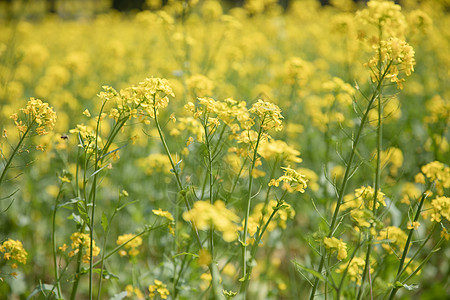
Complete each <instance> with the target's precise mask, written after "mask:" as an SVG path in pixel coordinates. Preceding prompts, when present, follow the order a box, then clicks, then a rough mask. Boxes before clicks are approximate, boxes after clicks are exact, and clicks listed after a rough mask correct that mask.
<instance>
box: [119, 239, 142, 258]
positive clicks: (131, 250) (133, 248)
mask: <svg viewBox="0 0 450 300" xmlns="http://www.w3.org/2000/svg"><path fill="white" fill-rule="evenodd" d="M135 236H136V235H135V234H132V233H128V234H123V235H120V236H119V237H118V238H117V241H116V244H117V245H122V244H125V243H126V242H127V241H129V240H130V239H132V238H134V237H135ZM141 245H142V238H141V237H140V236H138V237H136V238H135V239H133V240H131V241H130V242H128V243H127V244H126V245H125V246H124V247H123V248H125V249H127V250H128V255H129V256H132V257H133V256H136V255H138V254H139V250H138V249H137V248H138V247H139V246H141ZM120 254H121V256H124V254H125V255H126V254H127V252H126V251H123V252H121V253H120Z"/></svg>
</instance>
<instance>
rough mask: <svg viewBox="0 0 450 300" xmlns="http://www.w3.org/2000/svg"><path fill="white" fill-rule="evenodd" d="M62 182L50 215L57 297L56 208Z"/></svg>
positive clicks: (59, 294) (59, 286) (58, 288)
mask: <svg viewBox="0 0 450 300" xmlns="http://www.w3.org/2000/svg"><path fill="white" fill-rule="evenodd" d="M62 185H63V183H61V184H60V186H59V192H58V195H57V196H56V198H55V207H54V208H53V217H52V246H53V247H52V248H53V249H52V250H53V268H54V269H53V271H54V272H55V280H56V281H57V282H56V291H57V293H58V297H61V284H60V283H59V280H58V279H59V271H58V262H57V259H56V237H55V232H56V211H57V210H58V199H59V197H60V196H61V189H62Z"/></svg>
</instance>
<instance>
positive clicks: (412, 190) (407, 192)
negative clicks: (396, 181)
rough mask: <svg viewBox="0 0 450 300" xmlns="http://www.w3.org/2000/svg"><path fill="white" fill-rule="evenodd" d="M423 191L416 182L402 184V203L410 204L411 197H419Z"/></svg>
mask: <svg viewBox="0 0 450 300" xmlns="http://www.w3.org/2000/svg"><path fill="white" fill-rule="evenodd" d="M420 194H421V191H420V190H419V189H418V188H417V187H416V185H415V184H414V183H411V182H406V183H405V184H403V186H402V195H403V197H402V199H401V200H400V202H401V203H405V204H410V203H411V201H410V199H418V198H419V197H420Z"/></svg>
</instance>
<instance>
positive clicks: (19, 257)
mask: <svg viewBox="0 0 450 300" xmlns="http://www.w3.org/2000/svg"><path fill="white" fill-rule="evenodd" d="M0 253H4V254H3V259H5V260H15V261H17V262H19V263H21V264H26V263H27V256H28V253H27V251H26V250H25V249H24V248H23V245H22V242H21V241H18V240H13V239H8V240H6V241H4V242H3V243H2V244H1V245H0ZM12 268H13V269H16V268H17V264H16V263H13V264H12Z"/></svg>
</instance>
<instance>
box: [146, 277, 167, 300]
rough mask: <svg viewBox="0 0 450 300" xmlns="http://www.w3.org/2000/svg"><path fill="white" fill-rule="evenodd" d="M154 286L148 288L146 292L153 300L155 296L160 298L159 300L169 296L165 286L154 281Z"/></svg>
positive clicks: (160, 282)
mask: <svg viewBox="0 0 450 300" xmlns="http://www.w3.org/2000/svg"><path fill="white" fill-rule="evenodd" d="M153 282H154V284H152V285H149V286H148V291H149V292H150V294H149V297H150V298H152V299H155V297H156V296H157V295H159V297H161V299H167V297H168V296H169V295H170V292H169V290H168V289H167V285H165V284H164V283H162V281H159V280H157V279H155V280H154V281H153Z"/></svg>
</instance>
